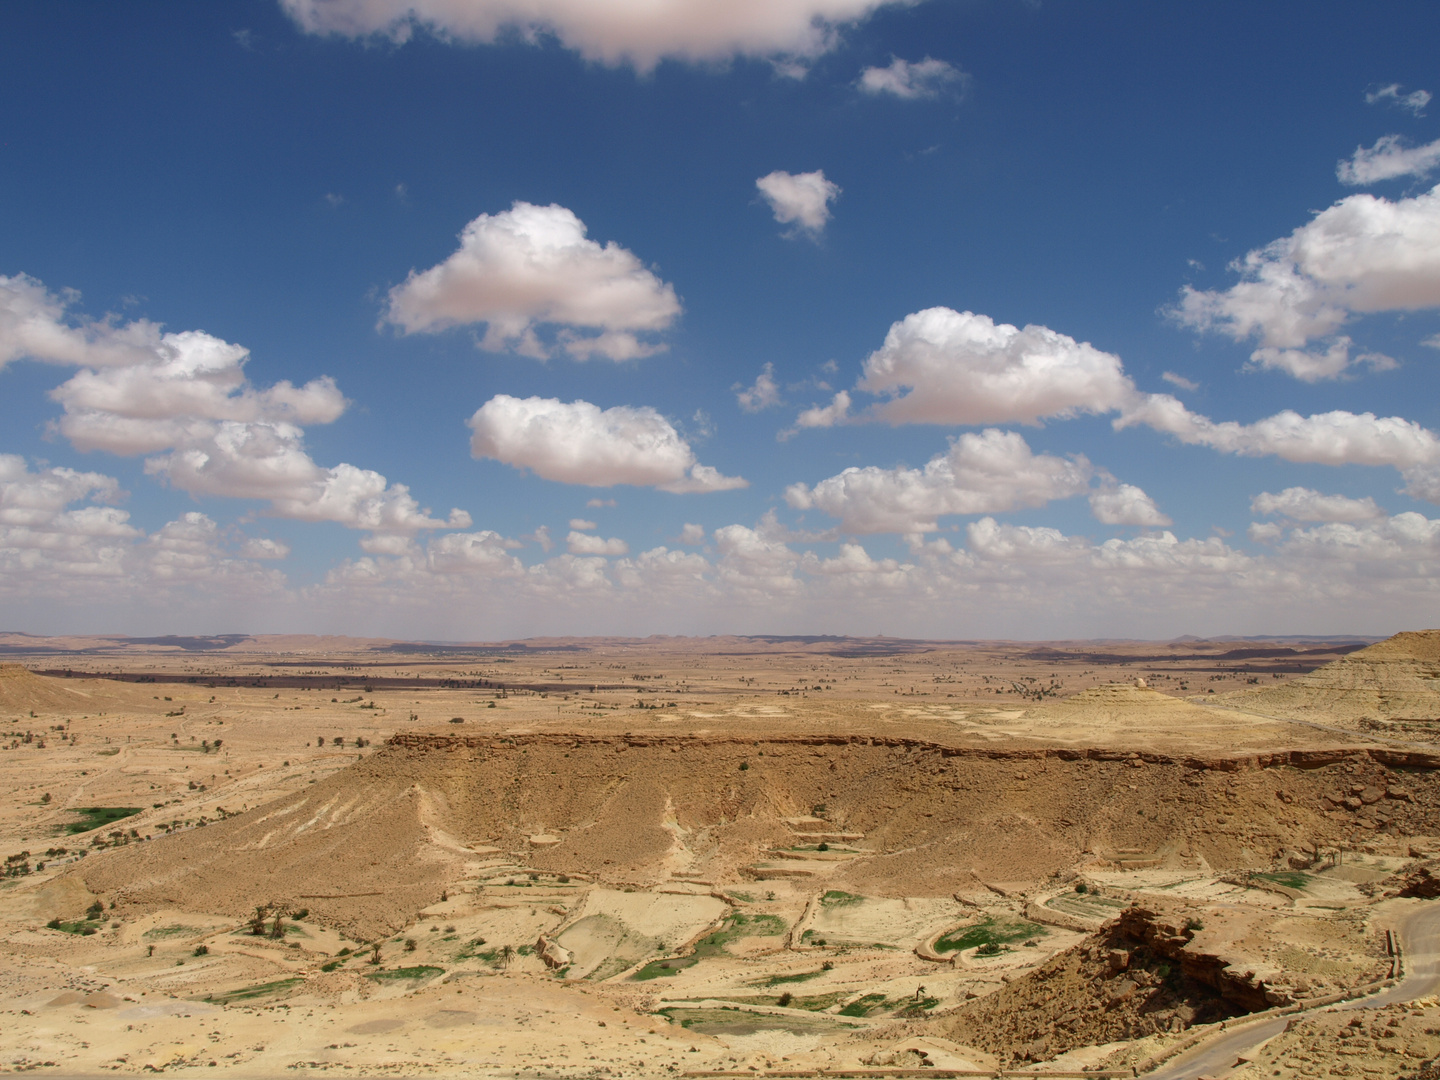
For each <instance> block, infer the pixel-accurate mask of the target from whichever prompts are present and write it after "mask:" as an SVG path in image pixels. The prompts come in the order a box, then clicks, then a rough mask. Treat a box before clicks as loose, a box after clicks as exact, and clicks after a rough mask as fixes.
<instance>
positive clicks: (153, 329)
mask: <svg viewBox="0 0 1440 1080" xmlns="http://www.w3.org/2000/svg"><path fill="white" fill-rule="evenodd" d="M75 298H76V294H74V293H67V294H66V296H65V297H63V298H61V297H58V296H55V295H54V294H53V293H51V292H50V291H49V290H47V289H46V288H45V286H44V285H43V284H42V283H41V282H39V281H37V280H35V279H34V278H32V277H30V276H29V275H27V274H16V275H15V276H14V277H5V276H4V275H3V274H0V368H3V367H4V366H5V365H6V364H8V363H9V362H10V361H12V360H18V359H21V358H22V357H23V358H25V359H27V360H38V361H40V362H41V363H46V364H65V365H68V366H77V365H84V366H88V367H108V366H110V365H112V364H135V363H144V362H145V361H146V360H147V359H148V358H149V357H150V356H151V354H152V353H153V351H154V349H155V347H156V346H157V345H158V344H159V342H160V336H161V335H160V328H159V327H158V326H156V325H155V324H154V323H152V322H147V321H146V320H143V319H141V320H138V321H136V322H131V323H127V324H125V325H124V326H117V325H115V324H114V323H113V322H110V321H99V322H95V321H77V322H75V323H73V324H72V323H70V322H67V321H66V311H65V309H66V307H67V306H68V304H69V303H70V302H71V301H72V300H74V299H75Z"/></svg>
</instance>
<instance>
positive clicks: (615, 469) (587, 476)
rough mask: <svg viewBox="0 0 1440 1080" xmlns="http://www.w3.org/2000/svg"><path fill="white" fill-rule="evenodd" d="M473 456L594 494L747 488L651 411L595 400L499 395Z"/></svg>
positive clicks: (482, 412)
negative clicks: (703, 460)
mask: <svg viewBox="0 0 1440 1080" xmlns="http://www.w3.org/2000/svg"><path fill="white" fill-rule="evenodd" d="M469 424H470V427H471V429H472V430H473V431H474V434H473V435H472V436H471V439H470V452H471V454H472V455H474V456H475V457H477V458H481V457H485V458H493V459H494V460H496V461H502V462H504V463H505V464H507V465H513V466H514V467H516V468H517V469H529V470H530V471H531V472H533V473H535V474H536V475H537V476H541V477H544V478H545V479H546V480H556V481H559V482H561V483H566V484H585V485H588V486H590V487H609V486H611V485H612V484H633V485H635V486H637V487H657V488H659V489H660V490H661V491H669V492H674V493H676V494H684V493H688V492H707V491H729V490H733V489H735V488H743V487H748V486H749V484H748V482H747V481H745V480H743V479H741V478H739V477H732V476H722V475H721V474H720V473H719V472H718V471H716V470H715V469H714V468H711V467H710V466H707V465H701V464H699V463H698V462H697V461H696V460H695V452H694V451H693V450H692V449H691V448H690V444H689V443H687V442H686V441H685V440H684V439H683V438H682V437H681V436H680V433H679V432H678V431H676V430H675V427H674V425H672V424H671V423H670V421H668V420H666V419H665V418H664V417H663V416H661V415H660V414H659V413H658V412H656V411H655V410H654V409H652V408H650V407H648V406H638V407H636V406H630V405H617V406H615V407H614V408H610V409H601V408H600V407H599V406H598V405H592V404H591V403H590V402H588V401H573V402H570V403H568V404H567V403H565V402H562V401H560V400H558V399H556V398H540V397H529V398H516V397H511V396H510V395H508V394H497V395H496V396H495V397H493V398H491V399H490V400H489V401H487V402H485V404H484V405H482V406H480V408H479V409H477V410H476V411H475V415H474V416H472V417H471V418H470V420H469Z"/></svg>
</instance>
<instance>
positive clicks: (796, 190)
mask: <svg viewBox="0 0 1440 1080" xmlns="http://www.w3.org/2000/svg"><path fill="white" fill-rule="evenodd" d="M755 186H756V187H757V188H759V189H760V194H761V195H763V196H764V197H765V201H766V202H767V203H769V204H770V212H771V213H772V214H774V215H775V220H776V221H778V222H779V223H780V224H781V225H790V224H793V225H794V226H795V228H796V229H797V230H798V231H800V232H802V233H804V234H805V235H807V236H810V237H811V238H814V237H818V236H819V235H820V233H821V232H822V231H823V230H824V228H825V223H826V222H828V221H829V220H830V203H831V202H833V201H834V200H835V199H836V198H837V197H838V196H839V195H840V185H839V184H836V183H834V182H833V181H830V180H826V179H825V171H824V170H823V169H817V170H816V171H815V172H808V173H787V172H782V171H780V170H779V169H777V170H776V171H775V172H772V173H767V174H766V175H765V176H762V177H760V179H759V180H756V181H755Z"/></svg>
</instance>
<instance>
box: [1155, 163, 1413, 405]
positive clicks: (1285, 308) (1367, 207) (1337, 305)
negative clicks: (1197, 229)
mask: <svg viewBox="0 0 1440 1080" xmlns="http://www.w3.org/2000/svg"><path fill="white" fill-rule="evenodd" d="M1235 268H1236V269H1237V270H1238V271H1239V272H1240V274H1241V277H1242V280H1241V281H1240V282H1239V283H1238V284H1236V285H1234V286H1232V287H1231V288H1229V289H1227V290H1225V291H1223V292H1216V291H1197V290H1195V289H1191V288H1189V287H1187V288H1185V289H1184V290H1182V293H1181V298H1180V303H1179V305H1178V306H1177V307H1176V308H1175V309H1174V310H1173V314H1174V316H1175V317H1176V318H1177V319H1178V320H1179V321H1180V322H1182V323H1184V324H1186V325H1188V326H1192V327H1194V328H1196V329H1199V330H1215V331H1219V332H1221V333H1225V334H1228V335H1229V336H1230V337H1232V338H1234V339H1235V340H1236V341H1240V340H1244V339H1245V338H1250V337H1254V338H1258V339H1259V343H1260V345H1261V347H1262V349H1272V350H1286V349H1303V348H1304V347H1305V345H1306V344H1307V343H1308V342H1310V341H1312V340H1314V339H1317V338H1325V337H1329V336H1330V335H1332V334H1334V333H1335V332H1336V331H1338V330H1339V328H1340V327H1341V326H1342V325H1343V324H1344V323H1345V322H1346V320H1347V319H1349V318H1350V317H1351V315H1352V314H1356V313H1368V312H1379V311H1414V310H1419V309H1422V308H1431V307H1436V306H1440V188H1435V189H1432V190H1430V191H1428V192H1425V193H1424V194H1421V195H1417V196H1415V197H1414V198H1407V199H1398V200H1395V201H1393V202H1392V201H1390V200H1388V199H1381V198H1376V197H1375V196H1373V195H1351V196H1349V197H1348V198H1345V199H1341V200H1340V201H1339V202H1337V203H1335V204H1334V205H1333V206H1331V207H1329V208H1328V209H1327V210H1325V211H1323V212H1321V213H1319V214H1317V215H1316V216H1315V217H1314V218H1313V219H1312V220H1311V221H1310V222H1309V223H1308V224H1306V225H1302V226H1301V227H1300V228H1298V229H1296V230H1295V231H1294V232H1292V233H1291V234H1290V235H1289V236H1287V237H1284V238H1282V239H1280V240H1276V241H1275V242H1274V243H1271V244H1269V245H1267V246H1266V247H1263V248H1259V249H1257V250H1255V251H1252V252H1250V253H1249V254H1247V255H1246V256H1245V257H1244V258H1243V259H1241V260H1239V261H1238V262H1237V263H1236V265H1235ZM1270 355H1274V354H1270ZM1253 359H1254V360H1255V362H1256V363H1260V364H1262V365H1263V364H1264V363H1265V361H1266V357H1265V355H1262V354H1261V353H1260V352H1258V351H1257V353H1256V355H1255V356H1254V357H1253ZM1280 366H1283V365H1280ZM1301 369H1302V370H1305V369H1306V367H1305V365H1301ZM1309 370H1312V371H1313V370H1314V369H1313V368H1310V369H1309ZM1329 371H1330V372H1334V371H1335V369H1334V365H1333V364H1332V365H1331V367H1330V368H1329ZM1316 377H1320V375H1319V374H1317V376H1316Z"/></svg>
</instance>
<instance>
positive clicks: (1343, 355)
mask: <svg viewBox="0 0 1440 1080" xmlns="http://www.w3.org/2000/svg"><path fill="white" fill-rule="evenodd" d="M1350 344H1351V342H1350V339H1349V338H1348V337H1345V336H1343V335H1342V336H1340V337H1337V338H1336V339H1335V340H1334V341H1332V342H1331V343H1330V346H1329V348H1327V349H1326V350H1325V351H1324V352H1323V353H1321V352H1311V351H1307V350H1305V349H1276V348H1271V347H1270V346H1264V347H1262V348H1259V349H1256V350H1255V351H1254V352H1253V353H1251V354H1250V365H1251V366H1252V367H1256V368H1267V369H1270V370H1272V371H1283V372H1285V374H1287V375H1291V376H1293V377H1295V378H1297V379H1299V380H1300V381H1301V382H1308V383H1314V382H1320V381H1321V380H1322V379H1338V378H1340V377H1341V376H1342V375H1344V374H1345V373H1346V370H1347V369H1349V368H1351V367H1353V366H1354V365H1356V364H1367V365H1369V367H1370V369H1371V370H1372V371H1393V370H1394V369H1395V368H1397V367H1399V366H1400V365H1399V364H1398V363H1397V362H1396V361H1395V359H1394V358H1393V357H1389V356H1386V355H1385V354H1384V353H1376V352H1367V353H1361V354H1360V355H1359V356H1356V357H1354V358H1352V357H1351V356H1350Z"/></svg>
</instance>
